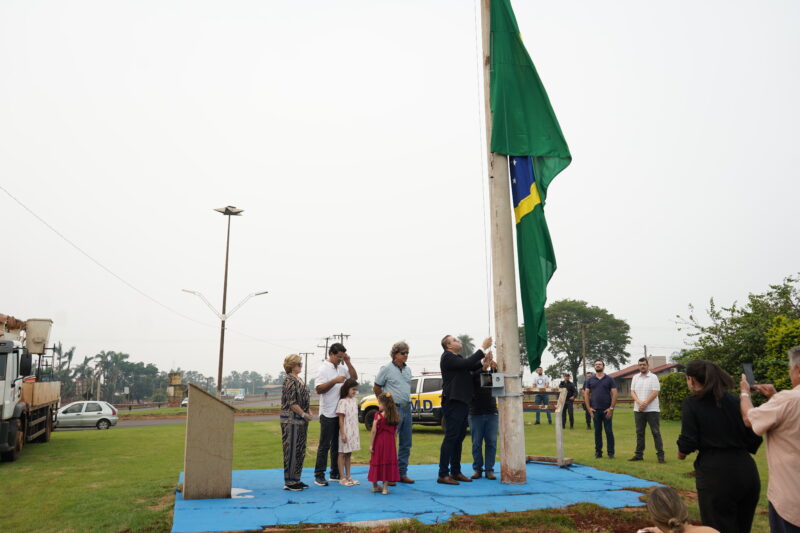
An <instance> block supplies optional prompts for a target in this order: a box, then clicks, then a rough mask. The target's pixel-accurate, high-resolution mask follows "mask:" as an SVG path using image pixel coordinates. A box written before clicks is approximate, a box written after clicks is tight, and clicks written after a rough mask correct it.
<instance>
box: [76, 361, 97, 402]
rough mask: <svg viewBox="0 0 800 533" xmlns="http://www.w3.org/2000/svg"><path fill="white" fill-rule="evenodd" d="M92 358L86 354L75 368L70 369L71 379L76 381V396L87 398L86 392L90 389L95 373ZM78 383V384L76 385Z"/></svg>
mask: <svg viewBox="0 0 800 533" xmlns="http://www.w3.org/2000/svg"><path fill="white" fill-rule="evenodd" d="M93 360H94V358H93V357H90V356H88V355H87V356H86V357H84V358H83V362H82V363H81V364H79V365H76V366H75V368H74V369H72V380H73V381H74V382H75V383H76V387H75V389H76V390H75V392H76V394H77V396H79V397H81V398H83V399H88V397H87V396H86V393H87V392H88V391H91V390H92V387H91V385H92V377H93V376H94V373H95V372H94V369H93V368H92V361H93ZM78 384H80V386H78Z"/></svg>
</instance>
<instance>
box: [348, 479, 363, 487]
mask: <svg viewBox="0 0 800 533" xmlns="http://www.w3.org/2000/svg"><path fill="white" fill-rule="evenodd" d="M347 481H349V482H350V484H351V485H361V483H360V482H359V481H358V480H357V479H353V478H351V477H349V478H347Z"/></svg>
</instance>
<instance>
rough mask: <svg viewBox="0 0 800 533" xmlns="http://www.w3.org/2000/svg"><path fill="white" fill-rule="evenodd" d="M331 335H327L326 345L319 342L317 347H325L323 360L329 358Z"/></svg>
mask: <svg viewBox="0 0 800 533" xmlns="http://www.w3.org/2000/svg"><path fill="white" fill-rule="evenodd" d="M330 340H331V338H330V337H325V346H323V345H321V344H317V348H325V352H324V353H323V354H322V360H323V361H324V360H326V359H327V358H328V342H330Z"/></svg>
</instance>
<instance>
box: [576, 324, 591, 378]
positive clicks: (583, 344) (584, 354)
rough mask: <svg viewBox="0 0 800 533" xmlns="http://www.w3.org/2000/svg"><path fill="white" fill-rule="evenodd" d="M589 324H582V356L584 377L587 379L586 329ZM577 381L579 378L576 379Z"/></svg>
mask: <svg viewBox="0 0 800 533" xmlns="http://www.w3.org/2000/svg"><path fill="white" fill-rule="evenodd" d="M588 327H589V324H581V357H582V358H583V379H586V330H587V328H588ZM575 382H576V383H577V382H578V380H577V379H576V380H575Z"/></svg>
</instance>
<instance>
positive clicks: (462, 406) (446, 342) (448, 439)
mask: <svg viewBox="0 0 800 533" xmlns="http://www.w3.org/2000/svg"><path fill="white" fill-rule="evenodd" d="M491 345H492V338H491V337H489V338H487V339H485V340H484V341H483V345H482V346H483V350H487V349H488V348H489V346H491ZM442 348H444V353H443V354H442V358H441V360H440V361H439V367H440V368H441V370H442V418H443V420H442V423H443V424H444V439H443V440H442V447H441V450H440V451H439V477H438V479H437V480H436V482H437V483H442V484H444V485H458V484H459V481H465V482H469V481H472V480H471V479H470V478H468V477H467V476H465V475H464V474H462V473H461V444H462V443H463V442H464V437H466V435H467V417H468V416H469V404H470V402H471V401H472V393H473V386H472V374H470V372H471V371H472V370H477V369H478V368H480V367H481V360H482V359H483V360H484V362H486V361H488V362H489V363H491V362H492V353H491V352H489V353H487V354H484V352H483V350H478V351H477V352H475V353H474V354H472V355H471V356H469V357H461V356H460V355H458V353H459V352H460V351H461V341H459V340H458V339H457V338H456V337H453V336H452V335H447V336H445V337H444V338H443V339H442Z"/></svg>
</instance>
